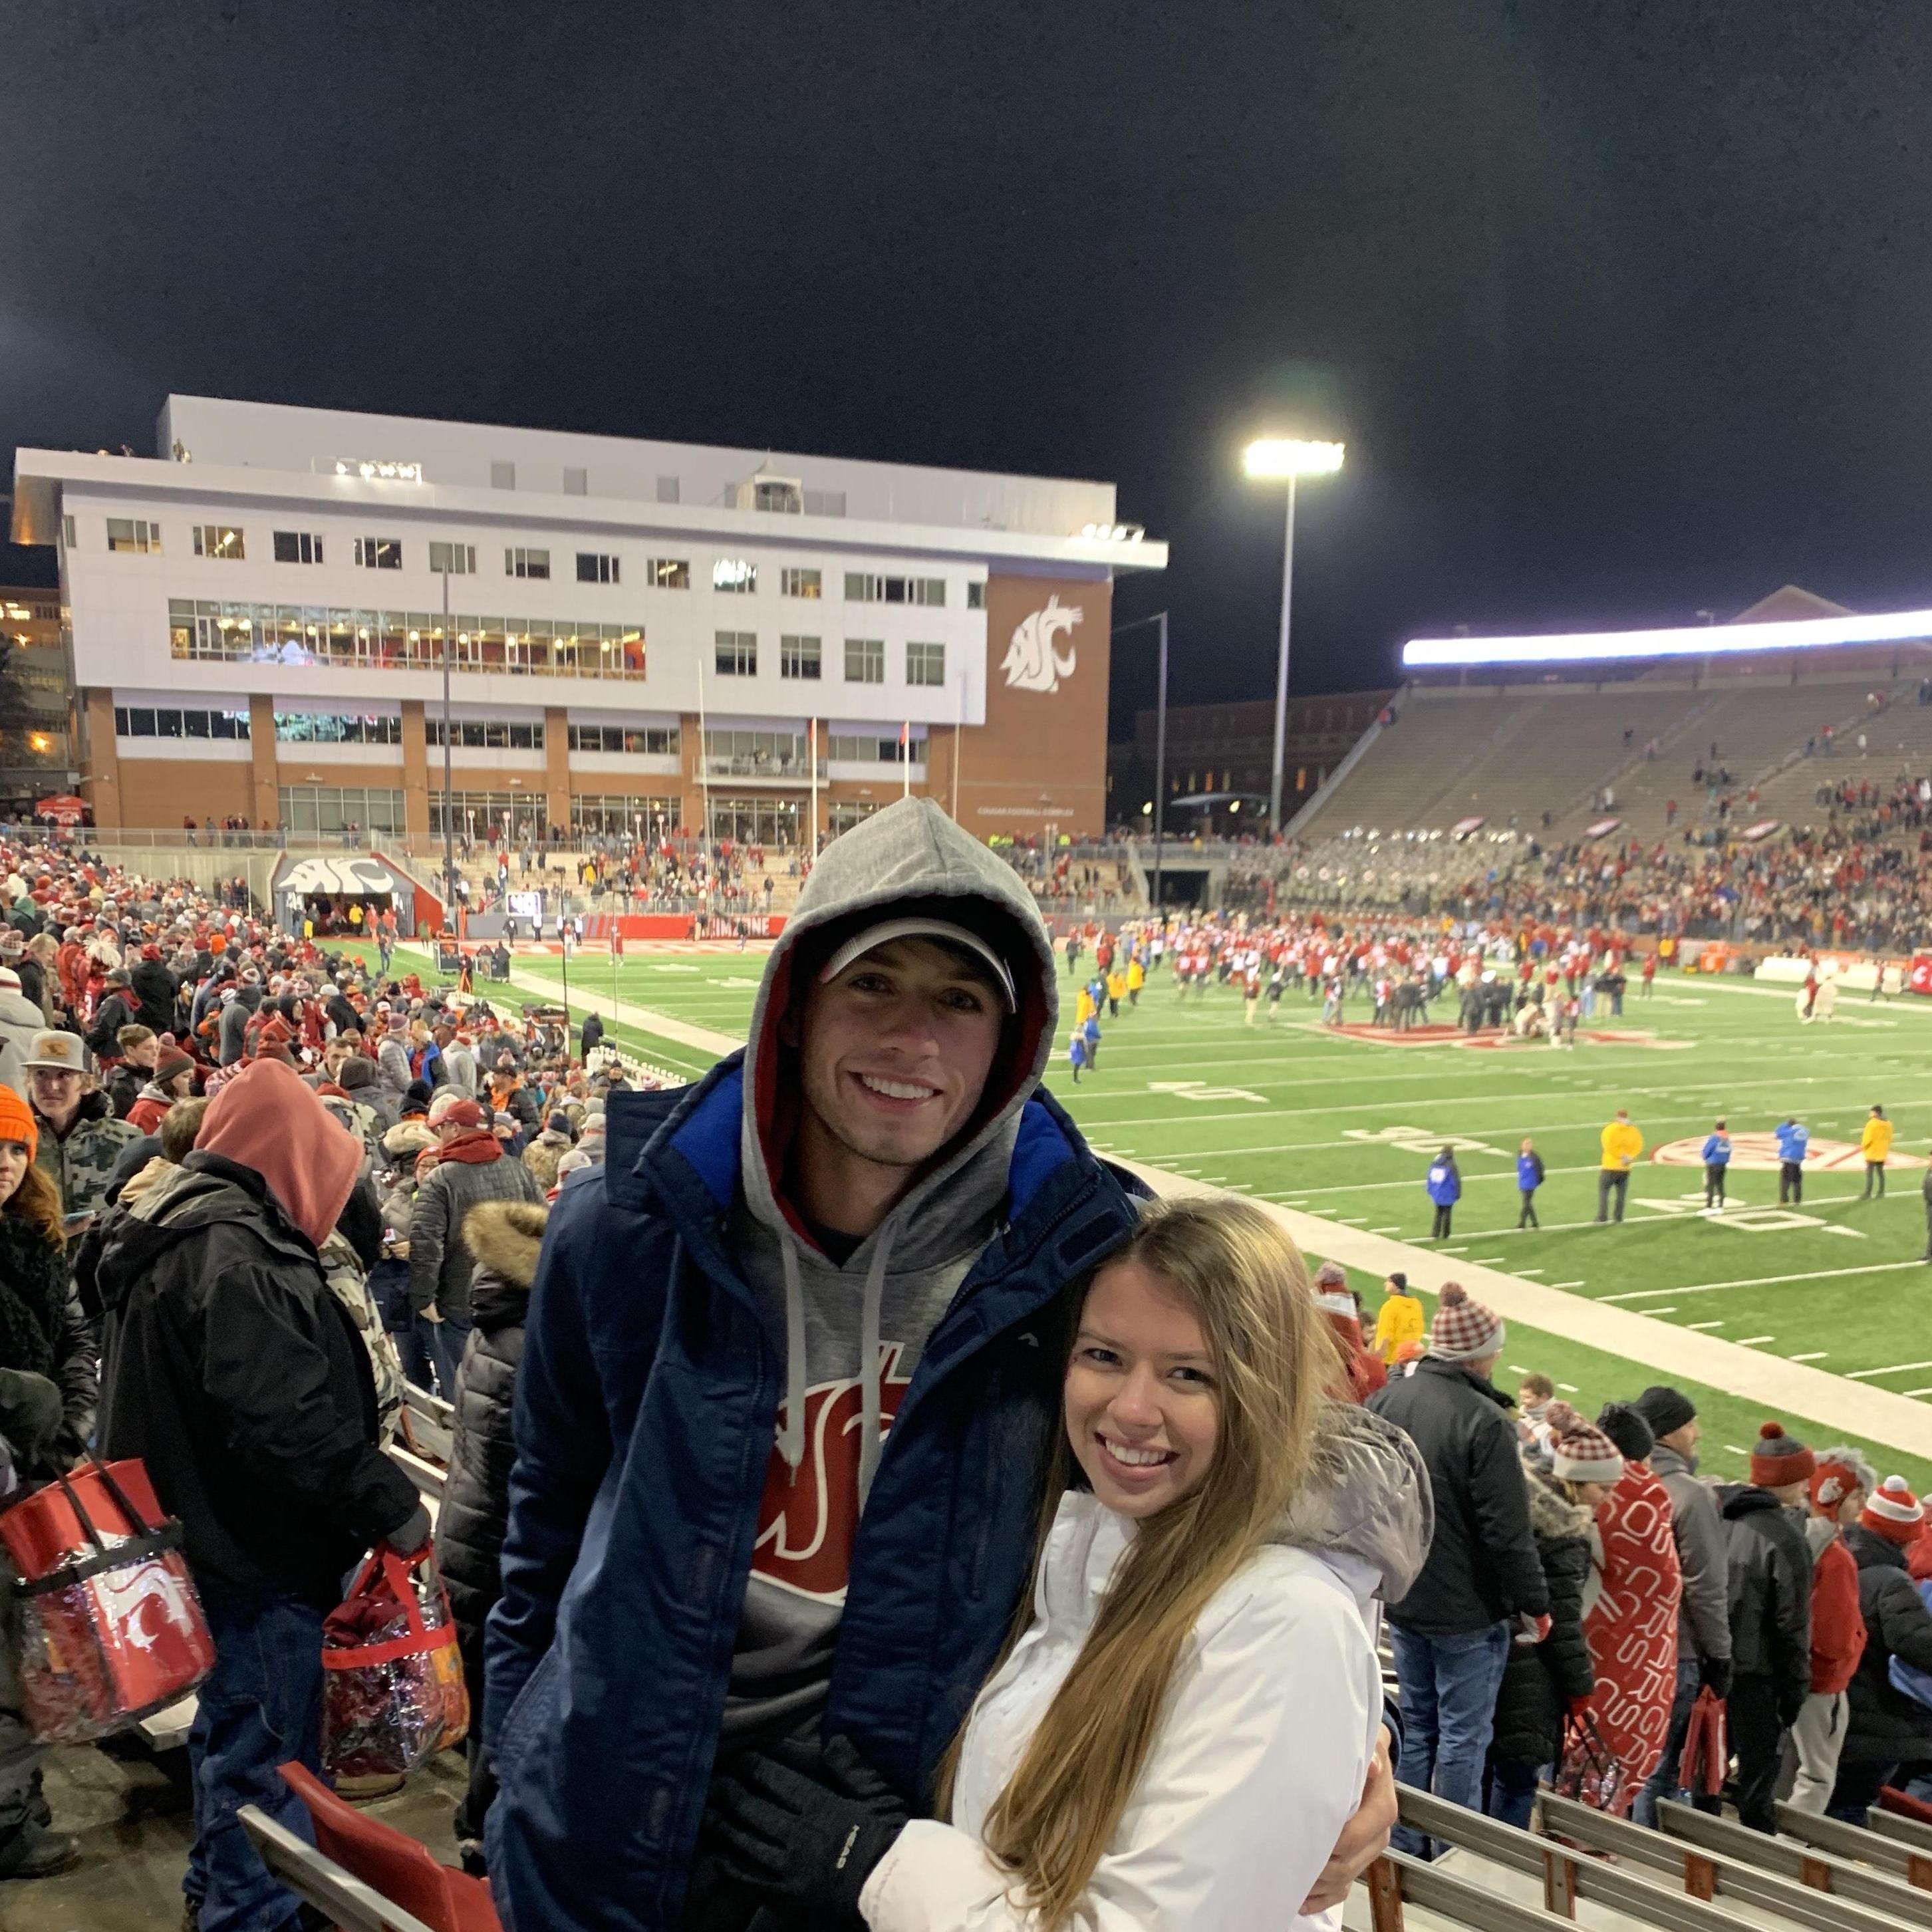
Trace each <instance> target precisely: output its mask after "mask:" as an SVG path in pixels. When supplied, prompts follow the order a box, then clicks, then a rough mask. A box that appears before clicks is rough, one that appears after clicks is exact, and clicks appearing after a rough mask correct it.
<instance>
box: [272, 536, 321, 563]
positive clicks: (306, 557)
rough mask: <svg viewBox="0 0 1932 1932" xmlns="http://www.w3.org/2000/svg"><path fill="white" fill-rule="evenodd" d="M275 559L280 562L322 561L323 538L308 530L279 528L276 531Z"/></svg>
mask: <svg viewBox="0 0 1932 1932" xmlns="http://www.w3.org/2000/svg"><path fill="white" fill-rule="evenodd" d="M275 561H276V562H278V563H320V562H321V561H322V539H321V538H320V537H319V536H317V535H314V533H313V532H311V531H308V530H278V531H277V532H275Z"/></svg>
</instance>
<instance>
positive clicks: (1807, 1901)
mask: <svg viewBox="0 0 1932 1932" xmlns="http://www.w3.org/2000/svg"><path fill="white" fill-rule="evenodd" d="M1663 1811H1664V1807H1663V1806H1662V1805H1659V1806H1658V1816H1659V1817H1660V1819H1661V1817H1662V1814H1663ZM1537 1829H1538V1831H1540V1832H1542V1833H1543V1834H1544V1835H1546V1836H1548V1837H1554V1838H1564V1839H1565V1840H1568V1841H1570V1842H1571V1843H1574V1844H1576V1845H1579V1846H1582V1847H1583V1849H1585V1850H1586V1851H1599V1852H1610V1854H1612V1855H1613V1856H1615V1857H1616V1858H1619V1859H1622V1861H1624V1862H1625V1863H1626V1864H1634V1865H1646V1866H1648V1867H1649V1868H1650V1869H1651V1870H1653V1871H1662V1872H1668V1873H1672V1874H1673V1876H1676V1877H1677V1878H1678V1879H1680V1880H1681V1881H1682V1884H1683V1886H1684V1889H1685V1891H1687V1892H1688V1893H1690V1894H1691V1895H1692V1896H1693V1897H1697V1898H1702V1899H1706V1900H1709V1899H1736V1900H1737V1901H1738V1903H1739V1904H1741V1905H1749V1906H1756V1907H1757V1909H1760V1911H1765V1912H1776V1913H1777V1914H1778V1916H1779V1917H1780V1918H1789V1919H1791V1920H1793V1921H1795V1922H1796V1924H1800V1925H1804V1926H1808V1927H1811V1932H1897V1920H1896V1919H1894V1918H1888V1917H1886V1916H1885V1915H1884V1914H1883V1913H1882V1912H1870V1911H1867V1909H1865V1908H1864V1906H1861V1905H1858V1904H1854V1903H1852V1901H1851V1900H1849V1899H1844V1898H1831V1897H1827V1896H1826V1894H1823V1893H1822V1892H1819V1891H1814V1890H1813V1889H1812V1888H1811V1887H1809V1886H1808V1885H1801V1884H1800V1883H1799V1882H1797V1880H1796V1879H1788V1878H1781V1877H1779V1876H1778V1875H1777V1874H1776V1873H1772V1872H1768V1871H1766V1870H1764V1869H1763V1867H1762V1866H1760V1865H1759V1864H1757V1863H1756V1862H1755V1861H1746V1860H1744V1859H1741V1858H1739V1857H1737V1856H1736V1855H1735V1854H1731V1855H1726V1854H1725V1853H1724V1852H1717V1851H1713V1850H1710V1849H1704V1848H1701V1847H1700V1846H1695V1845H1692V1844H1690V1843H1688V1842H1687V1841H1685V1840H1684V1839H1682V1838H1670V1837H1668V1836H1667V1835H1666V1834H1664V1832H1652V1831H1649V1830H1646V1829H1645V1828H1644V1827H1643V1826H1641V1825H1634V1824H1632V1823H1631V1822H1630V1820H1628V1818H1613V1817H1610V1815H1609V1814H1607V1812H1603V1811H1593V1810H1592V1808H1590V1807H1589V1805H1580V1804H1578V1803H1577V1802H1576V1800H1575V1799H1571V1798H1559V1797H1558V1796H1556V1794H1555V1793H1553V1792H1548V1791H1546V1792H1544V1793H1542V1794H1541V1796H1540V1797H1539V1798H1538V1801H1537ZM1739 1829H1741V1830H1742V1829H1743V1828H1742V1826H1740V1827H1739ZM1751 1837H1752V1838H1753V1839H1754V1841H1755V1843H1756V1846H1764V1845H1769V1844H1772V1843H1775V1840H1772V1839H1770V1838H1764V1837H1763V1836H1761V1835H1760V1834H1758V1833H1756V1832H1753V1833H1752V1834H1751Z"/></svg>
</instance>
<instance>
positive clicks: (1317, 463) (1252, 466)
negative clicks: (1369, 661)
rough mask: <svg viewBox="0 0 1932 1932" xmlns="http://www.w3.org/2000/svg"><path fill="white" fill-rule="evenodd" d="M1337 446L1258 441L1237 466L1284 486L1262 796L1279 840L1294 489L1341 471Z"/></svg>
mask: <svg viewBox="0 0 1932 1932" xmlns="http://www.w3.org/2000/svg"><path fill="white" fill-rule="evenodd" d="M1342 455H1343V446H1342V445H1341V444H1340V443H1303V442H1301V441H1298V440H1295V438H1292V437H1262V439H1261V440H1259V442H1256V443H1250V444H1249V445H1248V447H1247V453H1246V455H1244V458H1243V459H1242V464H1241V466H1242V468H1243V469H1245V470H1246V471H1247V473H1248V475H1250V476H1252V477H1255V478H1259V479H1261V480H1262V481H1271V482H1279V481H1283V479H1286V481H1287V484H1288V518H1287V532H1286V538H1285V539H1284V541H1283V547H1282V554H1281V659H1280V664H1278V665H1277V667H1276V670H1275V686H1274V776H1273V779H1272V781H1271V789H1270V791H1269V795H1268V832H1269V835H1270V836H1271V838H1280V836H1281V779H1282V757H1283V750H1284V748H1285V745H1286V739H1287V736H1288V620H1289V607H1290V605H1291V604H1292V600H1293V598H1294V594H1295V484H1297V482H1298V481H1300V479H1301V478H1303V477H1304V476H1332V475H1334V473H1335V472H1336V471H1337V470H1338V469H1340V468H1341V466H1342Z"/></svg>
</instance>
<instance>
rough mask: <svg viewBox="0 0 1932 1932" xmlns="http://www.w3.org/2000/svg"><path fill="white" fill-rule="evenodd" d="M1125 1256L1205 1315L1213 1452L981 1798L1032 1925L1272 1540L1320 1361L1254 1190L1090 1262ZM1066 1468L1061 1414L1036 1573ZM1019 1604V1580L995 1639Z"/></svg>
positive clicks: (1073, 1866)
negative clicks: (1219, 1605) (1181, 1668)
mask: <svg viewBox="0 0 1932 1932" xmlns="http://www.w3.org/2000/svg"><path fill="white" fill-rule="evenodd" d="M1123 1262H1138V1263H1139V1265H1141V1266H1142V1267H1143V1268H1146V1269H1148V1271H1150V1272H1151V1273H1153V1274H1157V1275H1159V1276H1160V1277H1162V1279H1163V1280H1165V1281H1166V1282H1167V1283H1169V1284H1170V1285H1171V1286H1172V1287H1173V1288H1174V1289H1175V1290H1176V1291H1177V1292H1178V1293H1179V1294H1180V1295H1181V1296H1182V1298H1184V1300H1185V1301H1187V1304H1188V1305H1189V1306H1190V1307H1191V1308H1192V1309H1193V1311H1194V1313H1195V1314H1196V1316H1197V1317H1198V1318H1199V1321H1200V1323H1201V1325H1202V1328H1203V1330H1204V1331H1205V1332H1206V1334H1207V1337H1208V1346H1209V1348H1210V1349H1211V1351H1212V1352H1213V1355H1214V1365H1215V1366H1214V1373H1215V1379H1216V1383H1217V1391H1218V1394H1219V1396H1220V1412H1219V1415H1218V1418H1217V1427H1216V1433H1215V1442H1214V1459H1213V1460H1212V1461H1211V1463H1209V1465H1208V1472H1207V1474H1206V1475H1205V1477H1204V1478H1202V1481H1201V1483H1200V1485H1199V1487H1197V1488H1196V1489H1195V1490H1193V1491H1191V1492H1190V1493H1189V1494H1188V1495H1187V1496H1184V1497H1183V1498H1182V1499H1181V1500H1180V1501H1179V1502H1176V1503H1175V1504H1173V1505H1171V1506H1170V1507H1169V1508H1166V1509H1164V1510H1163V1511H1160V1513H1159V1514H1157V1515H1155V1516H1153V1517H1149V1518H1148V1519H1147V1520H1145V1521H1144V1522H1143V1523H1142V1524H1141V1526H1140V1529H1139V1534H1138V1535H1136V1537H1135V1538H1134V1541H1133V1544H1131V1545H1130V1547H1129V1549H1128V1550H1127V1554H1126V1555H1125V1556H1124V1557H1123V1558H1122V1559H1121V1564H1120V1567H1119V1570H1118V1573H1117V1575H1116V1577H1115V1582H1114V1583H1113V1584H1112V1587H1111V1588H1110V1589H1109V1590H1108V1592H1107V1593H1106V1596H1105V1598H1103V1600H1102V1603H1101V1606H1100V1612H1099V1613H1098V1615H1097V1616H1096V1617H1095V1619H1094V1625H1093V1628H1091V1630H1090V1631H1088V1633H1087V1638H1086V1641H1085V1643H1083V1644H1082V1646H1081V1650H1080V1655H1079V1657H1078V1658H1076V1659H1075V1661H1074V1664H1073V1669H1072V1670H1070V1672H1069V1673H1067V1679H1066V1682H1064V1684H1063V1685H1061V1688H1060V1692H1059V1694H1058V1696H1057V1697H1055V1699H1054V1700H1053V1703H1052V1705H1051V1706H1049V1709H1048V1710H1047V1712H1046V1715H1045V1716H1044V1717H1043V1718H1042V1719H1041V1721H1040V1725H1039V1727H1038V1729H1037V1730H1035V1731H1034V1734H1033V1737H1032V1739H1031V1742H1029V1744H1028V1746H1027V1749H1026V1752H1025V1756H1024V1757H1022V1759H1021V1760H1020V1762H1019V1766H1018V1768H1017V1769H1016V1770H1015V1772H1013V1778H1012V1779H1011V1781H1010V1782H1009V1784H1007V1787H1006V1789H1005V1790H1004V1791H1003V1792H1001V1794H1000V1796H999V1797H998V1799H997V1800H996V1801H995V1803H994V1805H993V1807H992V1810H991V1811H989V1812H988V1814H986V1823H985V1826H984V1827H983V1832H982V1834H981V1835H982V1837H983V1840H984V1842H985V1843H986V1849H988V1851H989V1852H991V1853H992V1855H993V1856H994V1857H995V1858H998V1859H999V1860H1000V1861H1001V1862H1002V1863H1003V1864H1006V1865H1007V1866H1008V1867H1010V1868H1011V1869H1012V1870H1013V1873H1014V1874H1015V1876H1016V1879H1018V1881H1019V1885H1020V1887H1021V1888H1022V1891H1023V1892H1024V1894H1025V1900H1026V1903H1027V1904H1028V1906H1029V1907H1030V1908H1031V1909H1032V1910H1033V1911H1034V1912H1036V1913H1037V1914H1038V1915H1039V1918H1040V1925H1041V1927H1042V1928H1043V1932H1058V1928H1059V1927H1061V1926H1064V1924H1066V1923H1067V1921H1068V1920H1069V1919H1070V1918H1071V1917H1072V1915H1073V1912H1074V1910H1075V1909H1076V1907H1077V1906H1078V1905H1079V1900H1080V1897H1081V1894H1082V1893H1083V1892H1084V1891H1085V1890H1086V1888H1087V1885H1088V1882H1089V1881H1090V1880H1091V1878H1092V1877H1093V1875H1094V1867H1096V1866H1097V1864H1099V1863H1100V1858H1101V1856H1102V1855H1103V1853H1104V1852H1105V1851H1106V1848H1107V1846H1108V1844H1109V1842H1110V1841H1112V1838H1113V1835H1114V1833H1115V1830H1116V1829H1117V1828H1118V1826H1119V1823H1120V1821H1121V1814H1122V1813H1123V1812H1124V1811H1125V1810H1126V1808H1127V1802H1128V1800H1129V1799H1130V1798H1131V1797H1132V1796H1133V1790H1134V1787H1135V1785H1136V1784H1137V1783H1138V1782H1139V1778H1140V1775H1141V1770H1142V1766H1144V1765H1145V1763H1146V1760H1147V1756H1148V1751H1149V1750H1150V1749H1151V1748H1152V1746H1153V1744H1154V1739H1155V1737H1156V1736H1157V1735H1158V1733H1159V1731H1160V1724H1161V1720H1162V1718H1163V1715H1164V1706H1165V1705H1166V1698H1167V1692H1168V1687H1169V1683H1170V1682H1171V1681H1172V1678H1173V1676H1174V1670H1175V1664H1177V1662H1178V1661H1179V1659H1180V1658H1181V1653H1182V1650H1183V1649H1184V1646H1185V1645H1186V1644H1187V1640H1188V1639H1189V1637H1190V1635H1191V1634H1192V1633H1193V1629H1194V1627H1195V1625H1196V1624H1197V1623H1198V1622H1199V1621H1200V1619H1201V1616H1202V1612H1203V1611H1204V1610H1205V1609H1206V1608H1207V1607H1208V1603H1209V1601H1210V1600H1211V1598H1213V1597H1214V1595H1215V1593H1216V1592H1217V1591H1218V1590H1220V1589H1221V1588H1222V1586H1223V1585H1224V1584H1226V1583H1229V1581H1230V1580H1232V1578H1233V1577H1235V1576H1236V1575H1237V1574H1239V1572H1240V1571H1241V1570H1242V1569H1243V1568H1244V1567H1245V1566H1246V1565H1247V1563H1248V1562H1250V1559H1252V1558H1253V1556H1254V1555H1255V1553H1256V1551H1257V1550H1259V1549H1260V1548H1261V1547H1262V1545H1263V1544H1265V1542H1266V1541H1268V1535H1269V1532H1271V1530H1272V1529H1274V1526H1276V1524H1277V1523H1278V1522H1279V1521H1280V1518H1281V1517H1282V1514H1283V1511H1285V1510H1286V1508H1287V1507H1288V1505H1289V1502H1291V1500H1292V1499H1293V1498H1294V1496H1295V1494H1296V1493H1297V1492H1298V1490H1300V1489H1301V1487H1302V1485H1303V1484H1304V1482H1305V1481H1307V1478H1308V1477H1309V1475H1310V1472H1311V1470H1312V1469H1313V1466H1314V1463H1315V1460H1316V1437H1317V1432H1318V1427H1319V1420H1320V1416H1321V1412H1322V1403H1323V1392H1324V1390H1325V1388H1326V1386H1327V1385H1328V1381H1329V1379H1330V1376H1331V1373H1332V1370H1333V1358H1332V1353H1331V1343H1330V1339H1329V1335H1328V1328H1327V1325H1326V1324H1325V1322H1323V1321H1322V1317H1321V1315H1320V1313H1319V1311H1318V1310H1317V1309H1316V1305H1315V1299H1314V1296H1313V1292H1312V1291H1311V1290H1310V1287H1309V1283H1308V1270H1307V1265H1306V1264H1305V1263H1304V1262H1303V1260H1302V1258H1301V1251H1300V1250H1298V1248H1297V1247H1295V1244H1294V1242H1293V1241H1291V1240H1290V1239H1289V1237H1288V1235H1286V1232H1284V1231H1283V1229H1282V1228H1281V1227H1280V1225H1279V1224H1278V1223H1276V1222H1275V1221H1274V1220H1271V1218H1270V1217H1268V1215H1267V1214H1264V1213H1263V1212H1262V1210H1261V1209H1260V1208H1256V1207H1255V1206H1253V1205H1252V1204H1250V1203H1249V1202H1244V1201H1237V1200H1235V1199H1231V1198H1229V1197H1226V1196H1220V1197H1217V1198H1214V1199H1195V1200H1188V1201H1178V1202H1169V1203H1167V1204H1166V1205H1163V1206H1160V1207H1157V1208H1153V1209H1151V1210H1150V1211H1148V1214H1147V1216H1146V1217H1145V1220H1143V1222H1142V1225H1141V1227H1140V1229H1139V1231H1138V1232H1136V1234H1135V1235H1134V1237H1133V1239H1132V1240H1131V1241H1129V1242H1128V1243H1127V1245H1126V1246H1125V1247H1123V1248H1121V1249H1120V1250H1118V1251H1117V1252H1116V1253H1114V1254H1113V1255H1112V1256H1109V1258H1108V1259H1107V1260H1106V1262H1103V1263H1102V1264H1101V1268H1100V1271H1104V1270H1105V1269H1106V1268H1112V1267H1115V1266H1118V1265H1120V1264H1121V1263H1123ZM1100 1271H1097V1273H1098V1272H1100ZM1091 1286H1092V1278H1091V1277H1090V1278H1089V1280H1088V1283H1087V1284H1086V1288H1087V1289H1091ZM1084 1297H1085V1289H1083V1291H1082V1298H1083V1299H1084ZM1076 1478H1077V1465H1076V1463H1075V1461H1074V1459H1073V1452H1072V1450H1071V1448H1070V1446H1069V1445H1068V1442H1067V1432H1066V1430H1065V1427H1064V1426H1063V1427H1061V1430H1059V1432H1058V1445H1057V1447H1056V1449H1055V1455H1054V1460H1053V1463H1052V1467H1051V1469H1050V1471H1049V1478H1048V1483H1047V1488H1046V1496H1045V1498H1044V1499H1043V1508H1042V1514H1041V1520H1040V1529H1039V1532H1038V1535H1037V1539H1036V1545H1035V1550H1034V1574H1035V1575H1036V1576H1037V1574H1038V1571H1039V1566H1040V1557H1041V1553H1043V1550H1044V1549H1045V1547H1046V1538H1047V1535H1048V1533H1049V1530H1050V1529H1051V1527H1052V1523H1053V1520H1054V1517H1055V1514H1057V1512H1058V1508H1059V1504H1060V1501H1061V1496H1063V1494H1064V1492H1065V1491H1066V1490H1067V1487H1069V1486H1070V1484H1072V1483H1073V1482H1074V1481H1076ZM1031 1612H1032V1601H1031V1592H1029V1593H1028V1598H1027V1601H1025V1603H1024V1604H1022V1607H1021V1611H1020V1614H1019V1619H1018V1620H1017V1621H1016V1625H1015V1628H1014V1630H1013V1634H1012V1636H1011V1637H1010V1638H1009V1640H1008V1643H1007V1652H1008V1653H1010V1652H1011V1650H1012V1648H1013V1643H1015V1642H1016V1641H1017V1640H1018V1639H1019V1636H1020V1634H1022V1632H1023V1631H1025V1628H1027V1625H1028V1623H1029V1622H1031ZM1002 1661H1004V1659H1003V1660H1002ZM997 1669H998V1666H997V1665H996V1666H995V1670H997ZM969 1721H970V1720H969ZM964 1739H965V1732H964V1730H963V1729H962V1732H961V1733H960V1735H959V1737H957V1738H956V1739H954V1741H953V1749H952V1751H951V1752H950V1754H949V1755H948V1757H947V1762H946V1763H945V1766H944V1768H943V1769H942V1772H941V1789H940V1792H939V1811H940V1815H941V1816H942V1817H944V1816H946V1815H947V1814H948V1813H949V1812H950V1809H951V1805H952V1796H953V1784H954V1782H955V1780H956V1776H957V1773H958V1769H959V1756H960V1751H961V1748H962V1745H963V1742H964Z"/></svg>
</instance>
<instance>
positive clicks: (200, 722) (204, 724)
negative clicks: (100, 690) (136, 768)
mask: <svg viewBox="0 0 1932 1932" xmlns="http://www.w3.org/2000/svg"><path fill="white" fill-rule="evenodd" d="M114 735H115V737H117V738H229V739H235V738H245V737H247V736H248V712H246V711H245V710H242V711H175V710H162V709H155V707H154V706H151V705H145V704H117V705H115V707H114Z"/></svg>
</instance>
